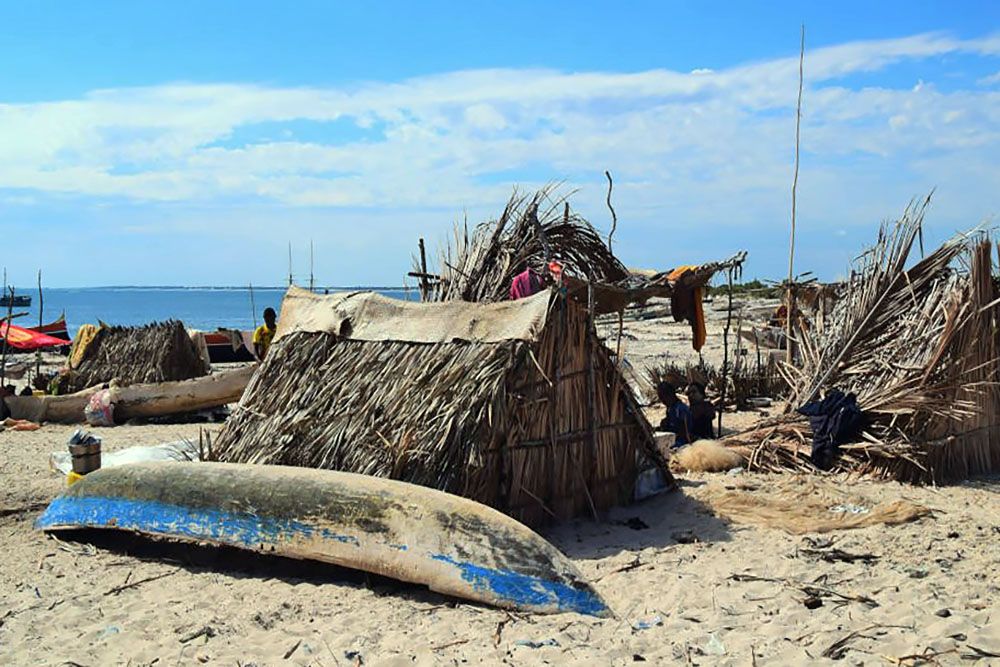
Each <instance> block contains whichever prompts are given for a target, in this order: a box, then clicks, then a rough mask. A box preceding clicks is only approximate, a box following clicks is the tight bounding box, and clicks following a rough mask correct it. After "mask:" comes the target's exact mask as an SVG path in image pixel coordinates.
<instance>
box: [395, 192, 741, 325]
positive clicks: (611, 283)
mask: <svg viewBox="0 0 1000 667" xmlns="http://www.w3.org/2000/svg"><path fill="white" fill-rule="evenodd" d="M745 259H746V252H740V253H737V254H736V255H734V256H733V257H732V258H730V259H728V260H725V261H722V262H712V263H706V264H701V265H698V266H694V267H691V269H690V270H688V271H685V272H683V273H682V274H681V275H679V276H674V277H673V278H668V276H670V275H671V272H670V271H664V272H653V271H646V272H633V271H630V270H629V269H627V268H626V267H625V265H624V264H622V262H621V261H620V260H619V259H618V258H617V257H616V256H615V255H614V254H613V253H612V252H611V250H610V248H609V245H608V242H607V241H606V239H605V238H604V237H603V236H602V235H601V233H600V232H598V231H597V230H596V229H595V228H594V227H593V226H592V225H591V224H590V223H589V222H587V220H585V219H584V218H582V217H581V216H579V215H578V214H577V213H576V212H574V211H572V210H571V209H570V205H569V201H568V196H567V195H561V194H559V193H558V192H557V191H556V187H555V186H554V185H548V186H546V187H544V188H542V189H541V190H539V191H537V192H535V193H533V194H525V193H521V192H519V191H516V190H515V191H514V193H513V194H512V195H511V198H510V200H508V202H507V205H506V206H505V207H504V210H503V212H502V213H501V214H500V216H499V217H498V218H497V219H496V220H489V221H487V222H484V223H481V224H480V225H478V226H477V227H476V228H475V229H474V230H473V231H472V232H471V233H470V231H469V229H468V227H467V226H465V225H459V226H456V228H455V232H454V237H453V238H452V239H451V241H450V243H448V244H445V246H444V248H443V249H442V250H441V257H440V268H439V271H438V274H436V275H435V276H434V281H433V283H432V284H430V285H429V286H428V287H429V289H428V294H427V300H429V301H439V302H440V301H469V302H475V303H492V302H498V301H504V300H506V299H507V298H508V292H509V289H510V285H511V281H513V279H514V277H515V276H516V275H517V274H518V273H520V272H521V271H523V270H524V269H525V268H531V269H533V270H535V271H536V272H537V273H539V274H545V273H546V266H547V264H548V262H549V261H550V260H557V261H558V262H559V263H560V264H561V265H562V271H563V276H564V280H565V284H566V286H567V288H568V290H569V292H570V294H571V295H573V296H574V297H575V298H576V299H577V300H580V301H586V299H587V294H586V293H587V290H588V287H590V288H592V289H593V290H594V292H595V294H594V299H595V300H596V301H597V308H598V311H599V312H600V313H612V312H621V311H623V310H624V309H625V308H626V307H627V306H629V305H630V304H636V303H642V302H644V301H645V300H646V299H648V298H649V297H652V296H660V297H669V296H670V295H671V293H672V292H673V290H674V289H676V288H678V287H682V288H686V289H692V288H695V287H703V286H706V285H707V284H708V283H709V281H711V279H712V277H713V276H715V274H716V273H718V272H720V271H723V270H725V269H727V268H730V267H734V266H739V265H740V264H742V262H743V261H744V260H745ZM413 264H414V273H412V274H411V275H414V276H421V275H426V274H423V273H421V271H422V267H421V266H420V260H419V258H414V262H413Z"/></svg>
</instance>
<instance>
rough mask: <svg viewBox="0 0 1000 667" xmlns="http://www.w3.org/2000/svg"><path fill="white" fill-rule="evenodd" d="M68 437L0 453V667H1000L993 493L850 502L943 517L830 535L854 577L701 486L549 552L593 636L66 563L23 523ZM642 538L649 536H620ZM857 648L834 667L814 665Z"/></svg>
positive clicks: (116, 552)
mask: <svg viewBox="0 0 1000 667" xmlns="http://www.w3.org/2000/svg"><path fill="white" fill-rule="evenodd" d="M646 326H647V323H643V324H642V325H641V327H639V328H644V327H646ZM660 326H663V325H662V323H661V324H660ZM672 326H674V327H677V328H678V329H679V330H681V331H683V330H684V328H683V325H672ZM677 353H678V354H681V352H680V351H678V352H677ZM198 428H199V427H198V426H197V425H194V426H191V425H187V426H123V427H117V428H114V429H101V430H100V435H101V436H102V437H104V439H105V447H106V449H107V450H113V449H115V448H118V447H123V446H128V445H134V444H153V443H157V442H164V441H169V440H176V439H179V438H181V437H188V438H194V439H197V437H198ZM210 428H211V429H213V430H217V429H218V428H219V427H218V426H217V425H213V426H211V427H210ZM72 430H73V429H72V428H71V427H67V426H58V425H46V426H45V427H43V428H42V429H41V430H39V431H36V432H33V433H14V432H9V431H8V432H4V433H0V453H2V457H0V482H2V483H0V540H2V544H3V549H2V550H0V619H2V625H0V664H12V665H35V664H51V665H62V664H79V665H86V666H88V667H91V666H96V665H111V664H131V665H150V664H156V665H171V666H172V665H177V664H182V665H184V664H201V663H208V664H226V665H249V664H256V665H271V664H292V665H352V664H357V663H358V658H357V657H356V656H360V658H361V659H362V660H363V664H365V665H415V664H416V665H439V664H592V665H609V664H615V665H619V664H633V663H634V662H638V661H640V660H645V661H646V662H647V663H648V664H701V665H729V664H732V665H751V664H755V663H756V664H759V665H766V664H772V665H792V664H794V665H798V664H824V663H829V664H849V665H869V664H871V665H875V664H891V663H890V662H886V659H885V658H883V657H882V656H888V657H895V658H900V657H902V656H906V655H912V654H917V653H922V652H924V651H925V650H933V651H939V652H945V653H943V654H942V655H940V656H939V657H938V658H937V659H938V661H939V662H940V664H975V665H990V664H995V665H1000V658H989V657H987V658H983V659H981V660H979V661H978V662H968V661H966V660H962V656H963V655H970V654H973V653H974V648H973V647H975V648H978V649H981V650H984V651H992V652H995V653H1000V624H998V615H1000V546H998V543H1000V482H998V481H993V482H982V481H980V482H975V483H969V484H966V485H961V486H954V487H947V488H941V489H929V488H915V487H907V486H901V485H898V484H891V483H876V482H861V483H858V486H857V487H855V488H857V489H859V490H860V491H863V492H864V494H866V495H868V496H870V497H871V498H872V499H874V500H886V499H897V498H905V499H909V500H911V501H914V502H917V503H921V504H924V505H926V506H928V507H931V508H932V509H934V510H935V512H936V513H935V515H934V516H933V517H932V518H928V519H923V520H921V521H918V522H916V523H911V524H906V525H902V526H895V527H885V526H880V527H874V528H865V529H862V530H857V531H850V532H841V533H834V534H832V535H826V536H823V538H825V539H830V538H833V539H834V540H836V542H835V545H834V546H835V547H837V548H840V549H843V550H844V551H847V552H850V553H854V554H864V553H868V554H873V555H875V556H877V557H878V560H877V561H875V562H874V563H871V564H864V563H860V562H858V563H853V564H852V563H843V562H836V563H828V562H825V561H822V560H818V559H817V558H815V557H813V556H809V555H806V554H804V553H802V552H801V549H802V548H804V547H806V546H808V543H807V539H808V538H803V537H793V536H790V535H787V534H785V533H783V532H779V531H776V530H771V529H766V528H755V527H748V526H740V525H730V524H728V523H726V522H725V521H723V520H720V519H718V518H716V517H714V516H712V515H711V514H710V513H709V512H707V510H706V509H705V506H704V505H703V504H701V503H700V502H698V501H697V500H695V499H694V496H695V495H697V493H698V492H699V491H700V490H701V489H702V488H703V487H700V486H699V485H702V484H704V483H705V480H709V479H711V480H718V481H721V482H722V483H731V482H733V481H736V480H737V478H735V477H726V476H724V475H701V476H690V477H688V478H687V479H685V480H684V482H683V488H682V489H681V490H680V491H678V492H675V493H671V494H668V495H667V496H663V497H660V498H657V499H653V500H651V501H647V502H645V503H642V504H640V505H636V506H632V507H626V508H621V509H618V510H615V511H613V512H612V513H611V514H610V515H609V516H607V517H604V518H603V520H602V521H601V522H600V523H594V522H590V521H578V522H573V523H570V524H567V525H563V526H560V527H558V528H556V529H554V530H552V531H550V532H548V533H547V537H549V538H550V539H551V540H552V541H553V542H554V543H555V544H556V545H557V546H558V547H559V548H561V549H562V550H563V551H564V552H565V553H567V554H568V555H569V556H570V557H571V558H573V559H574V560H575V561H576V562H577V563H578V565H579V567H580V569H581V570H582V571H583V573H584V574H585V575H587V576H588V577H589V578H590V579H591V580H592V581H593V582H595V586H596V587H597V589H598V590H599V591H600V592H601V593H602V594H603V595H604V596H605V598H606V600H607V601H608V602H609V603H610V605H611V606H612V608H613V609H614V610H615V611H616V612H617V614H618V618H616V619H611V620H601V619H593V618H588V617H583V616H578V615H575V614H563V615H555V616H537V615H522V614H508V613H506V612H503V611H498V610H495V609H491V608H487V607H479V606H475V605H470V604H465V603H462V602H458V601H456V600H452V599H448V598H445V597H442V596H439V595H437V594H434V593H431V592H429V591H426V590H424V589H421V588H419V587H415V586H409V585H403V584H398V583H395V582H392V581H389V580H385V579H380V578H375V577H366V576H365V575H363V574H359V573H356V572H351V571H347V570H341V569H337V568H332V567H326V566H321V565H316V564H310V563H300V562H294V561H277V560H275V559H266V558H261V557H255V556H248V555H242V554H240V553H239V552H235V551H231V550H216V549H207V548H205V549H193V548H191V547H188V546H177V545H173V546H170V545H166V546H163V545H159V546H158V545H152V546H150V543H148V542H144V541H141V540H126V539H122V538H121V536H120V534H115V533H111V535H112V538H111V539H110V540H105V543H103V544H102V545H101V546H99V547H93V546H90V545H88V544H83V543H77V542H69V543H60V542H57V541H56V540H54V539H52V538H50V537H46V536H45V535H43V534H41V533H37V532H35V531H33V530H32V522H33V520H34V519H35V518H36V517H37V515H38V514H39V512H40V509H41V508H42V507H43V506H44V504H45V503H46V502H48V501H49V500H50V499H51V498H52V497H53V496H54V495H55V494H57V493H58V492H59V490H60V489H61V486H62V484H63V480H62V479H61V478H60V477H58V476H56V475H53V474H51V473H50V472H49V471H48V469H47V458H48V454H49V452H50V451H54V450H57V449H61V448H63V447H64V446H65V442H66V438H67V437H68V436H69V434H70V433H71V432H72ZM749 478H750V479H753V480H755V481H756V482H757V483H763V484H765V485H766V484H767V483H768V482H769V480H771V479H772V478H769V477H767V476H750V477H749ZM844 483H845V484H846V482H844ZM633 517H637V518H638V519H640V520H641V521H642V522H644V523H645V524H646V525H648V526H649V527H648V528H647V529H642V530H635V529H633V528H630V527H628V526H626V525H623V522H624V521H625V520H627V519H630V518H633ZM692 540H693V541H692ZM733 574H753V575H758V576H762V577H767V578H771V579H781V580H787V581H789V582H803V583H810V582H811V583H814V584H821V585H823V586H826V587H828V588H830V589H832V590H835V591H837V592H839V593H843V594H846V595H851V596H867V597H870V598H872V599H874V600H875V601H876V602H877V603H878V606H877V607H874V608H871V607H869V606H867V605H865V604H862V603H860V602H843V603H840V602H838V601H837V599H836V598H833V597H824V598H823V605H822V606H821V607H818V608H816V609H813V610H810V609H808V608H806V606H805V605H804V604H803V602H802V601H803V599H804V598H806V597H807V596H806V595H805V594H804V593H802V592H801V591H800V590H798V589H797V588H796V587H795V586H790V585H784V584H782V583H781V582H770V581H734V580H732V579H731V576H732V575H733ZM160 575H166V576H164V577H163V578H160V579H155V580H150V581H145V582H143V583H138V585H136V586H134V587H131V588H127V589H125V590H122V591H121V592H119V593H117V594H114V593H111V594H109V591H111V590H112V589H114V588H115V587H116V586H120V585H122V584H125V583H128V582H136V583H137V582H140V581H142V580H145V579H147V578H151V577H157V576H160ZM945 610H947V612H946V611H945ZM644 625H645V626H648V627H643V626H644ZM637 626H638V627H637ZM204 628H209V629H210V631H209V632H207V633H205V634H202V635H200V636H198V637H197V638H194V639H190V637H191V636H192V635H194V634H196V633H197V632H198V631H199V630H202V629H204ZM851 633H857V634H856V635H855V636H854V638H853V639H851V640H850V641H848V642H847V643H846V650H845V651H844V653H843V656H842V660H841V661H839V662H834V661H833V660H830V659H828V658H822V657H821V656H822V654H823V652H824V651H825V650H826V649H828V647H830V646H831V645H833V644H834V643H835V642H837V641H838V640H841V639H842V638H844V637H847V636H848V635H851ZM184 640H188V641H184ZM525 642H538V643H541V644H542V645H541V646H540V647H538V648H532V647H530V646H527V645H524V643H525ZM293 649H294V650H293ZM286 655H289V657H288V658H287V659H285V656H286ZM70 661H71V662H70ZM903 664H913V661H910V662H905V663H903Z"/></svg>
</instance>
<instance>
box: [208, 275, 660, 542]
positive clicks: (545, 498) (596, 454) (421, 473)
mask: <svg viewBox="0 0 1000 667" xmlns="http://www.w3.org/2000/svg"><path fill="white" fill-rule="evenodd" d="M591 303H593V301H591ZM593 312H594V311H593V309H588V307H587V306H586V305H584V304H581V303H579V302H577V301H576V300H574V299H573V298H569V297H567V296H566V295H565V293H560V292H557V291H554V292H548V291H544V292H541V293H539V294H536V295H534V296H532V297H530V298H527V299H522V300H520V301H507V302H502V303H492V304H478V303H465V302H458V301H456V302H447V303H421V304H418V303H408V302H403V301H396V300H392V299H387V298H384V297H382V296H379V295H377V294H373V293H366V292H360V293H359V292H355V293H343V294H335V295H330V296H318V295H314V294H312V293H310V292H307V291H305V290H301V289H298V288H295V287H292V288H291V289H290V290H289V292H288V294H287V295H286V297H285V300H284V302H283V304H282V308H281V316H280V319H279V325H278V332H277V334H276V337H275V342H274V344H273V345H272V347H271V349H270V351H269V352H268V355H267V359H266V360H265V361H264V362H263V364H262V365H261V367H260V369H259V371H258V372H257V373H256V375H255V376H254V377H253V379H252V380H251V382H250V385H249V386H248V387H247V390H246V392H245V393H244V395H243V398H242V400H241V401H240V404H239V407H238V408H237V409H236V412H235V414H234V415H233V417H232V418H231V419H230V420H229V422H228V423H227V425H226V427H225V429H224V431H223V433H222V435H221V436H220V439H219V441H218V442H217V443H216V448H215V449H216V452H217V454H218V457H219V458H220V459H221V460H224V461H233V462H250V463H267V464H285V465H297V466H308V467H316V468H328V469H334V470H343V471H349V472H356V473H364V474H369V475H376V476H380V477H389V478H393V479H400V480H404V481H408V482H413V483H417V484H422V485H425V486H430V487H434V488H438V489H442V490H445V491H449V492H452V493H456V494H460V495H463V496H466V497H469V498H472V499H475V500H478V501H480V502H483V503H486V504H488V505H491V506H493V507H496V508H498V509H500V510H502V511H504V512H506V513H508V514H510V515H512V516H514V517H515V518H517V519H519V520H521V521H523V522H525V523H527V524H529V525H539V524H542V523H545V522H547V521H549V520H552V519H564V518H569V517H574V516H581V515H592V514H596V513H597V512H600V511H601V510H604V509H606V508H608V507H611V506H613V505H617V504H621V503H625V502H629V501H631V500H632V499H633V497H634V493H635V490H636V488H635V487H636V480H637V478H638V476H639V474H640V472H641V470H642V469H643V468H644V467H649V466H650V465H656V466H658V467H659V468H660V470H661V472H662V474H663V475H664V476H665V479H666V480H667V481H668V483H670V477H669V472H667V470H666V465H665V462H664V461H663V459H662V457H661V456H660V455H659V454H658V453H657V451H656V448H655V446H654V442H653V437H652V432H651V429H650V426H649V424H648V422H647V421H646V419H645V418H644V417H643V415H642V413H641V411H640V410H639V409H638V407H637V405H636V402H635V399H634V397H633V396H632V394H631V391H630V389H629V388H628V386H627V384H626V383H625V382H624V380H623V379H622V376H621V374H620V373H619V372H618V369H617V368H616V366H615V364H614V362H613V360H612V358H611V355H610V353H609V351H608V350H607V349H606V348H605V347H604V346H603V345H601V344H600V342H599V341H598V340H597V337H596V334H595V330H594V327H593Z"/></svg>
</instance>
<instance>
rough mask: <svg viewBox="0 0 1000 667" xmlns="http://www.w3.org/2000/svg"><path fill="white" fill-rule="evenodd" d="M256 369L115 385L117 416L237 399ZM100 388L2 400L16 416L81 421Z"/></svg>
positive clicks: (166, 411)
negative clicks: (91, 398) (165, 380)
mask: <svg viewBox="0 0 1000 667" xmlns="http://www.w3.org/2000/svg"><path fill="white" fill-rule="evenodd" d="M255 370H256V366H246V367H244V368H236V369H233V370H230V371H224V372H222V373H215V374H214V375H206V376H204V377H199V378H192V379H190V380H176V381H173V382H154V383H149V384H134V385H129V386H126V387H117V386H115V387H114V388H113V389H112V390H111V402H112V403H114V405H115V418H116V419H122V420H125V419H132V418H133V417H139V418H149V417H162V416H164V415H174V414H179V413H182V412H194V411H196V410H204V409H206V408H214V407H217V406H220V405H226V404H227V403H235V402H236V401H238V400H240V397H241V396H242V395H243V390H244V389H246V387H247V384H248V383H249V382H250V378H251V377H252V376H253V374H254V371H255ZM99 389H100V387H90V388H89V389H84V390H83V391H78V392H76V393H75V394H65V395H62V396H8V397H6V398H4V399H3V401H4V402H5V403H6V404H7V408H8V409H9V410H10V413H11V416H12V417H14V418H15V419H29V420H31V421H34V422H43V421H44V422H55V423H60V424H79V423H81V422H83V421H84V414H83V411H84V409H85V408H86V407H87V403H89V402H90V397H91V396H93V394H94V392H95V391H98V390H99Z"/></svg>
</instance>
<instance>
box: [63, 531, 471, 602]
mask: <svg viewBox="0 0 1000 667" xmlns="http://www.w3.org/2000/svg"><path fill="white" fill-rule="evenodd" d="M54 534H55V536H56V537H58V538H59V539H60V540H62V541H64V542H79V543H86V544H90V545H93V546H95V547H97V548H98V549H101V550H104V551H108V552H111V553H114V554H118V555H121V556H127V557H130V558H135V559H137V560H140V561H151V562H156V563H163V564H165V565H175V566H177V567H179V568H181V569H183V570H186V571H187V572H191V573H204V572H216V573H220V574H226V575H228V576H231V577H233V578H235V579H259V580H267V579H277V580H280V581H283V582H285V583H287V584H289V585H291V586H295V585H298V584H312V585H316V586H319V585H322V584H334V585H338V586H348V587H352V588H367V589H368V590H370V591H372V593H374V594H375V595H376V596H378V597H381V596H385V595H392V596H394V597H401V598H405V599H408V600H409V601H411V602H414V603H422V604H429V605H444V606H455V605H457V604H459V603H461V604H472V605H476V603H473V602H469V601H467V600H459V599H457V598H451V597H448V596H445V595H440V594H438V593H435V592H433V591H431V590H430V589H428V588H427V587H426V586H423V585H421V584H411V583H407V582H404V581H399V580H396V579H390V578H388V577H383V576H381V575H377V574H370V573H368V572H363V571H361V570H354V569H351V568H346V567H340V566H338V565H333V564H330V563H323V562H320V561H315V560H300V559H297V558H289V557H285V556H276V555H271V554H263V553H257V552H253V551H245V550H243V549H237V548H235V547H229V546H217V545H211V544H197V543H192V542H179V541H174V540H170V539H166V538H158V537H147V536H144V535H139V534H136V533H131V532H126V531H120V530H105V529H100V528H87V529H80V530H65V531H58V532H55V533H54ZM477 606H478V605H477Z"/></svg>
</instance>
